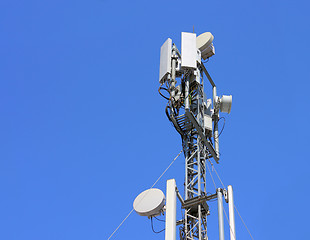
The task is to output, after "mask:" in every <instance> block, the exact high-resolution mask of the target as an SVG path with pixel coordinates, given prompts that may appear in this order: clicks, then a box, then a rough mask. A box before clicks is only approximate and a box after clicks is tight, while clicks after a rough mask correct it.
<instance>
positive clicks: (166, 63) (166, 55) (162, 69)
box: [159, 38, 172, 82]
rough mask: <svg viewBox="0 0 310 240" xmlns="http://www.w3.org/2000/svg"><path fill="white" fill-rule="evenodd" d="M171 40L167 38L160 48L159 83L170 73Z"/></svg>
mask: <svg viewBox="0 0 310 240" xmlns="http://www.w3.org/2000/svg"><path fill="white" fill-rule="evenodd" d="M171 47H172V40H171V39H170V38H168V39H167V40H166V42H165V43H164V44H163V45H162V46H161V48H160V64H159V82H161V81H162V80H163V79H164V78H165V77H166V76H167V74H170V73H171Z"/></svg>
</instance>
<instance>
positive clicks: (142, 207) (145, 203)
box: [133, 188, 165, 217]
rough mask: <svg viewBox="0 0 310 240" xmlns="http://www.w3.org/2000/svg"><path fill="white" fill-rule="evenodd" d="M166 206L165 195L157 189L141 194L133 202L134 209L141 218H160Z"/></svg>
mask: <svg viewBox="0 0 310 240" xmlns="http://www.w3.org/2000/svg"><path fill="white" fill-rule="evenodd" d="M164 206H165V195H164V193H163V192H162V191H161V190H160V189H157V188H151V189H148V190H145V191H144V192H142V193H140V194H139V195H138V196H137V197H136V199H135V201H134V202H133V208H134V210H135V211H136V213H138V214H139V215H140V216H147V217H151V216H158V215H160V214H161V212H162V209H163V207H164Z"/></svg>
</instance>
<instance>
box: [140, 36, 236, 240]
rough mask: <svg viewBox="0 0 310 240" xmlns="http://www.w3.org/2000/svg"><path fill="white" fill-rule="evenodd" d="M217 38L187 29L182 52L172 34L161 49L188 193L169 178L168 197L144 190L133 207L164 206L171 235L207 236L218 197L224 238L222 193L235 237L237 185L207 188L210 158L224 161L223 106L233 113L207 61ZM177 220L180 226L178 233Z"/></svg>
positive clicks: (163, 83) (148, 211)
mask: <svg viewBox="0 0 310 240" xmlns="http://www.w3.org/2000/svg"><path fill="white" fill-rule="evenodd" d="M213 39H214V37H213V35H212V34H211V33H210V32H205V33H203V34H201V35H199V36H198V37H197V36H196V34H195V33H188V32H182V34H181V52H180V51H179V50H178V48H177V47H176V45H175V44H174V43H173V42H172V40H171V39H170V38H168V39H167V40H166V41H165V43H164V44H163V45H162V46H161V49H160V71H159V72H160V73H159V83H160V87H159V90H158V91H159V94H160V95H161V96H162V97H164V98H165V99H166V100H167V106H166V109H165V113H166V115H167V117H168V119H169V121H170V122H171V123H172V124H173V126H174V127H175V129H176V131H177V132H178V133H179V134H180V136H181V138H182V147H183V153H184V156H185V180H184V196H183V197H182V196H181V194H180V193H179V191H178V189H177V187H176V183H175V180H174V179H171V180H168V181H167V190H166V197H165V196H164V195H163V194H162V193H160V192H158V191H157V190H159V189H157V190H156V191H155V190H153V192H154V193H149V195H148V197H146V195H143V194H146V193H147V192H148V191H145V192H143V193H141V194H140V195H139V196H138V197H137V198H136V200H135V203H134V208H135V210H136V212H137V213H138V214H140V215H142V216H148V217H149V218H152V217H154V216H158V215H160V214H163V213H164V212H165V213H164V214H165V215H166V227H165V230H166V233H165V239H166V240H175V239H176V235H179V239H180V240H194V239H199V240H207V239H208V231H207V216H208V215H209V214H210V211H209V206H208V201H210V200H212V199H217V201H218V219H219V239H220V240H224V220H223V196H224V199H225V200H226V202H228V204H229V218H230V223H229V229H230V238H231V239H232V240H235V239H236V234H235V223H234V207H233V206H234V204H233V194H232V187H231V186H228V187H227V190H226V189H221V188H218V189H217V190H216V192H215V193H214V194H207V162H208V161H210V162H211V161H215V162H216V163H219V161H220V151H219V130H218V123H219V120H220V116H219V115H220V112H223V113H230V110H231V105H232V96H231V95H229V96H226V95H223V96H221V97H219V96H217V87H216V84H215V82H214V81H213V80H212V78H211V76H210V75H209V73H208V71H207V69H206V67H205V66H204V63H203V60H208V59H209V58H210V57H212V56H213V55H214V54H215V50H214V46H213ZM204 76H206V78H207V80H208V81H205V79H204ZM209 83H210V84H209ZM205 87H210V93H211V92H212V96H210V98H207V95H206V93H205V91H204V88H205ZM210 95H211V94H210ZM159 191H160V190H159ZM208 192H210V190H209V191H208ZM176 198H178V199H179V200H180V202H181V205H182V209H183V211H184V214H183V216H184V218H183V219H181V220H176ZM144 199H145V200H144ZM151 199H153V200H151ZM154 199H158V200H154ZM164 201H166V205H165V207H164ZM141 206H143V207H142V209H141ZM176 226H179V231H178V234H177V233H176V232H177V231H176Z"/></svg>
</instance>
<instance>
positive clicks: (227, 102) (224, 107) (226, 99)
mask: <svg viewBox="0 0 310 240" xmlns="http://www.w3.org/2000/svg"><path fill="white" fill-rule="evenodd" d="M231 104H232V95H229V96H226V95H223V96H222V97H221V106H220V109H221V112H225V113H230V110H231Z"/></svg>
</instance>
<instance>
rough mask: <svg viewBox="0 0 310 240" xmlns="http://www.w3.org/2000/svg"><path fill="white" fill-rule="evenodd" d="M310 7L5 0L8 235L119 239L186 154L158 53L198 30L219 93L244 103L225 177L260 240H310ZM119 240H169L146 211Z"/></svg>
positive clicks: (0, 121)
mask: <svg viewBox="0 0 310 240" xmlns="http://www.w3.org/2000/svg"><path fill="white" fill-rule="evenodd" d="M309 7H310V4H309V3H308V1H278V0H275V1H266V0H265V1H191V2H190V1H183V0H179V1H161V0H159V1H134V0H133V1H123V0H121V1H110V0H91V1H81V0H75V1H73V0H67V1H59V0H54V1H35V0H28V1H22V0H20V1H17V0H10V1H5V0H4V1H1V2H0V33H1V38H0V46H1V47H0V55H1V58H0V80H1V87H0V113H1V118H0V133H1V134H0V191H1V197H0V226H1V231H0V238H1V239H6V240H13V239H14V240H15V239H19V240H20V239H27V240H28V239H29V240H37V239H38V240H39V239H45V240H52V239H53V240H54V239H57V240H61V239H75V240H78V239H94V240H95V239H100V240H101V239H107V238H108V237H109V235H110V234H111V233H112V232H113V230H114V229H115V228H116V227H117V226H118V224H119V223H120V222H121V221H122V219H123V218H124V217H125V216H126V215H127V214H128V212H129V211H130V210H131V208H132V202H133V200H134V198H135V197H136V196H137V195H138V194H139V193H140V192H141V191H143V190H145V189H147V188H148V187H150V186H151V185H152V184H153V182H154V181H155V180H156V179H157V177H158V176H159V175H160V174H161V173H162V172H163V170H164V169H166V167H167V166H168V165H169V163H170V162H171V161H172V159H173V158H174V157H175V156H176V155H177V153H178V152H179V151H180V150H181V140H180V137H179V135H178V133H177V132H176V131H175V129H174V128H173V127H172V126H171V125H170V123H169V121H168V119H167V118H166V116H165V114H164V107H165V104H166V102H165V100H164V99H162V98H161V97H160V96H159V95H158V92H157V89H158V86H159V85H158V74H159V73H158V70H159V51H160V46H161V45H162V43H163V42H164V41H165V40H166V39H167V38H168V37H170V38H172V40H173V41H174V42H175V43H176V44H177V46H178V48H179V49H180V48H181V46H180V39H181V32H182V31H185V32H186V31H187V32H192V30H193V25H194V27H195V32H196V33H197V34H200V33H203V32H206V31H210V32H212V33H213V35H214V37H215V39H214V46H215V50H216V55H215V56H213V57H212V58H211V59H210V61H209V62H208V63H207V64H206V67H207V69H208V71H209V72H210V74H211V76H212V77H213V79H214V81H215V82H216V83H217V86H218V92H219V94H232V95H233V105H232V112H231V114H230V115H225V117H226V126H225V129H224V132H223V134H222V135H221V138H220V142H221V145H220V148H221V157H222V159H221V163H220V164H219V165H216V169H217V171H218V172H219V173H220V175H221V177H222V180H223V181H224V183H225V184H226V185H228V184H232V185H233V187H234V191H235V204H236V206H237V208H238V210H239V212H240V213H241V215H242V217H243V219H244V220H245V222H246V224H247V226H248V227H249V229H250V231H251V233H252V235H253V237H254V239H305V238H306V236H308V235H309V234H310V230H309V227H308V216H309V214H310V210H309V204H308V203H307V200H308V199H309V197H310V194H309V191H308V190H307V189H308V187H309V175H310V171H309V167H310V164H309V157H308V155H309V154H308V153H309V146H308V145H309V140H308V136H309V120H308V119H309V115H310V114H309V110H308V108H309V103H310V101H309V99H310V98H309V95H308V93H309V87H310V83H309V79H310V71H309V54H310V51H309V50H310V48H309V41H310V34H309V32H310V31H309V30H310V24H309V23H310V17H309V11H308V10H309ZM206 91H209V90H208V89H206ZM170 178H175V179H176V181H177V185H178V186H179V189H182V188H183V180H184V157H183V156H181V157H180V158H179V159H178V160H177V161H176V162H175V163H174V165H173V166H172V167H171V168H170V169H169V170H168V171H167V173H166V174H165V175H164V177H163V178H162V179H161V181H160V182H159V183H158V184H157V185H156V187H158V188H160V189H162V190H164V191H165V182H166V180H167V179H170ZM209 183H210V184H209V185H208V186H209V190H210V192H211V191H213V186H212V185H211V182H209ZM217 184H218V186H220V185H219V182H217ZM210 207H211V216H210V218H209V222H208V224H209V228H208V231H209V238H210V240H211V239H217V238H218V236H217V231H218V230H217V219H216V203H211V204H210ZM178 215H180V212H179V211H178ZM236 225H237V238H238V239H250V237H249V235H248V233H247V232H246V230H245V228H244V227H243V225H242V223H241V221H240V219H239V218H238V217H237V216H236ZM155 228H156V229H161V228H162V225H161V223H156V225H155ZM225 228H226V233H227V235H226V239H228V231H227V230H228V225H227V223H226V225H225ZM112 239H164V233H162V234H159V235H157V234H154V233H153V232H152V230H151V226H150V221H149V220H148V219H146V218H143V217H140V216H138V215H137V214H136V213H133V214H132V215H131V216H130V217H129V218H128V219H127V221H126V222H125V223H124V225H123V226H122V227H121V228H120V229H119V231H118V232H117V233H116V234H115V235H114V237H113V238H112Z"/></svg>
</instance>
